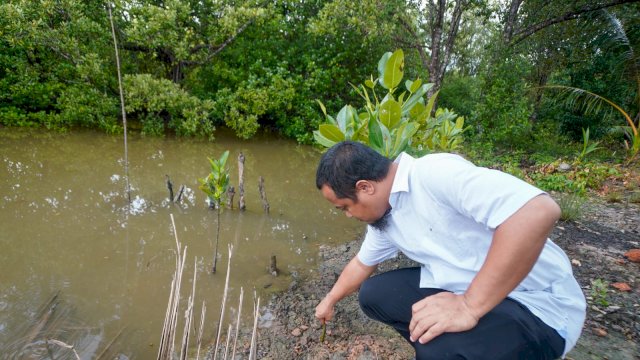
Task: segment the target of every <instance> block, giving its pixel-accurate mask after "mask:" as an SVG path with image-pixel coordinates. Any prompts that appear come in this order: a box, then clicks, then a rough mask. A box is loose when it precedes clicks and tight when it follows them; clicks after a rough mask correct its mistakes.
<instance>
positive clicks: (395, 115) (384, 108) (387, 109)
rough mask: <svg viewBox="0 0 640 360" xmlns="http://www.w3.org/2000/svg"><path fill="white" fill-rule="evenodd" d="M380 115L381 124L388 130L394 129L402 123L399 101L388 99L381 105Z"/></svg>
mask: <svg viewBox="0 0 640 360" xmlns="http://www.w3.org/2000/svg"><path fill="white" fill-rule="evenodd" d="M379 114H380V122H382V124H383V125H384V126H386V127H387V128H388V129H393V128H394V127H395V126H396V125H397V124H398V123H399V122H400V117H401V114H402V109H401V107H400V104H399V103H398V102H397V101H395V100H393V99H388V100H387V101H385V102H383V103H382V104H380V112H379Z"/></svg>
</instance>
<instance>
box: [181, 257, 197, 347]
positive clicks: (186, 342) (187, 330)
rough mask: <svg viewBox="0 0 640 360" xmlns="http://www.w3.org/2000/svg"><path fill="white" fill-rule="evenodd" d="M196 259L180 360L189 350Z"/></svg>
mask: <svg viewBox="0 0 640 360" xmlns="http://www.w3.org/2000/svg"><path fill="white" fill-rule="evenodd" d="M197 261H198V260H197V258H194V261H193V287H192V289H191V295H190V296H189V300H188V302H187V310H186V311H185V313H184V330H183V332H182V334H183V335H182V348H181V350H180V359H181V360H183V359H187V351H188V349H189V337H190V334H191V324H192V323H193V302H194V300H195V296H196V280H197V274H198V271H197V265H198V262H197Z"/></svg>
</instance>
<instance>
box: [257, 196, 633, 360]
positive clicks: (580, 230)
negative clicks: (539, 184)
mask: <svg viewBox="0 0 640 360" xmlns="http://www.w3.org/2000/svg"><path fill="white" fill-rule="evenodd" d="M585 210H586V213H585V215H584V216H583V217H582V219H581V220H580V221H578V222H562V223H559V224H558V226H557V227H556V228H555V230H554V232H553V234H552V236H551V238H552V239H553V240H554V241H555V242H556V243H557V244H558V245H559V246H561V247H562V248H563V249H564V250H565V251H566V253H567V255H568V256H569V258H570V259H571V260H572V264H573V269H574V273H575V275H576V277H577V279H578V282H579V283H580V285H581V286H582V288H583V290H584V292H585V295H586V296H587V299H588V303H589V304H588V307H589V309H588V315H587V321H586V323H585V326H584V330H583V335H582V337H581V339H580V340H579V343H578V345H577V346H576V348H575V349H574V350H573V351H572V352H571V353H570V354H569V358H571V359H575V360H581V359H610V360H616V359H618V360H637V359H640V346H639V343H640V315H639V313H640V264H638V263H632V262H630V261H628V260H627V259H626V258H625V257H624V256H623V254H624V253H625V252H626V251H627V250H629V249H632V248H640V208H639V206H638V205H637V204H607V203H604V202H602V201H599V200H592V201H590V202H589V203H588V204H587V205H585ZM359 244H360V240H356V241H351V242H349V243H347V244H344V245H339V246H335V247H328V246H321V247H320V248H319V253H320V258H321V263H320V265H319V268H318V271H317V273H316V274H315V275H314V276H311V277H309V278H307V279H299V280H298V281H295V282H294V283H292V284H291V286H290V288H289V290H288V291H286V292H284V293H282V294H279V295H277V296H275V297H273V298H272V299H271V301H270V302H269V304H268V306H267V307H266V308H265V309H264V312H263V318H266V319H268V320H269V321H267V322H264V325H265V326H268V327H265V328H262V329H261V330H260V340H259V358H262V359H278V360H280V359H333V360H339V359H354V360H355V359H357V360H366V359H411V358H412V357H413V354H412V350H411V347H410V346H409V345H408V344H406V342H405V341H404V340H403V339H402V338H401V337H400V336H399V335H397V334H396V333H395V332H394V331H392V330H390V329H389V328H386V327H384V326H382V325H380V324H378V323H376V322H373V321H371V320H369V319H368V318H367V317H366V316H365V315H364V314H363V313H362V312H361V311H360V309H359V307H358V305H357V298H356V297H355V296H354V295H352V296H350V297H348V298H347V299H345V300H343V301H342V302H340V303H339V304H338V306H337V307H336V316H335V319H334V321H332V322H331V323H330V324H328V326H327V333H326V338H325V341H324V343H321V342H320V336H321V333H322V329H321V326H320V324H319V323H318V322H317V321H316V320H315V319H314V317H313V314H314V308H315V306H316V305H317V303H318V301H319V300H320V299H321V298H322V297H323V296H324V295H325V293H326V292H327V291H328V290H329V289H330V288H331V285H332V284H333V282H334V281H335V279H336V278H337V276H338V275H339V273H340V271H341V270H342V268H343V267H344V266H345V265H346V264H347V262H348V261H349V260H350V259H351V258H352V257H353V256H354V254H355V253H356V252H357V250H358V248H359ZM412 265H413V264H412V262H411V261H410V260H408V259H406V258H404V257H402V256H400V257H399V258H398V259H395V260H392V261H387V262H386V263H384V264H383V265H381V267H380V269H379V271H386V270H389V269H393V268H399V267H405V266H412ZM594 282H595V283H594ZM614 283H626V284H628V285H629V286H630V288H631V290H630V291H621V290H618V289H617V288H615V287H613V286H612V285H613V284H614ZM594 284H595V285H594ZM598 286H602V287H598Z"/></svg>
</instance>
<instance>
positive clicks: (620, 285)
mask: <svg viewBox="0 0 640 360" xmlns="http://www.w3.org/2000/svg"><path fill="white" fill-rule="evenodd" d="M611 286H613V287H614V288H616V289H618V290H620V291H631V286H629V284H627V283H624V282H616V283H613V284H611Z"/></svg>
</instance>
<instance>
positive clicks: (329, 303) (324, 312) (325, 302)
mask: <svg viewBox="0 0 640 360" xmlns="http://www.w3.org/2000/svg"><path fill="white" fill-rule="evenodd" d="M334 306H335V302H334V301H333V300H331V299H330V297H329V294H327V296H325V297H324V299H322V301H320V304H318V306H316V318H317V319H318V320H320V321H331V319H333V313H334V310H333V308H334Z"/></svg>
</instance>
